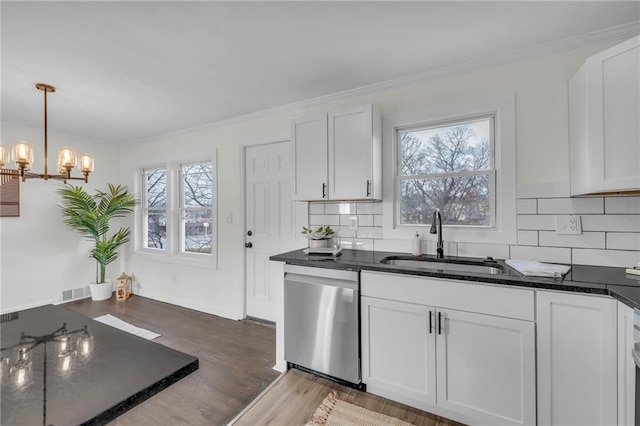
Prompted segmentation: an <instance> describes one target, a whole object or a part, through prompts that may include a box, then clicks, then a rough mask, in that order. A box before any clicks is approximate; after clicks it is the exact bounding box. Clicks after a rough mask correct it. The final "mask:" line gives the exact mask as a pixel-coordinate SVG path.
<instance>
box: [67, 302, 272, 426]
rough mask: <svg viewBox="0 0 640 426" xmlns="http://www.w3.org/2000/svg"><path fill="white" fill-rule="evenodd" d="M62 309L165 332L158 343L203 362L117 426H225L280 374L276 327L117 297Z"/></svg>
mask: <svg viewBox="0 0 640 426" xmlns="http://www.w3.org/2000/svg"><path fill="white" fill-rule="evenodd" d="M62 306H63V307H65V308H67V309H71V310H73V311H76V312H79V313H81V314H83V315H86V316H87V317H90V318H95V317H97V316H100V315H104V314H111V315H114V316H116V317H118V318H120V319H122V320H123V321H127V322H129V323H132V324H133V325H136V326H138V327H143V328H146V329H149V330H151V331H154V332H156V333H160V334H161V335H162V336H161V337H158V338H157V339H155V340H154V342H157V343H160V344H162V345H165V346H168V347H171V348H174V349H177V350H179V351H182V352H185V353H188V354H190V355H193V356H196V357H198V358H199V362H200V368H199V369H198V370H197V371H195V372H194V373H192V374H190V375H189V376H187V377H185V378H184V379H182V380H180V381H178V382H177V383H175V384H173V385H171V386H169V387H168V388H167V389H165V390H163V391H162V392H160V393H158V394H157V395H155V396H153V397H151V398H149V399H148V400H146V401H145V402H143V403H142V404H140V405H138V406H136V407H134V408H133V409H131V410H130V411H128V412H126V413H124V414H123V415H122V416H120V417H118V418H117V419H116V420H114V421H113V422H111V423H110V424H111V425H122V426H126V425H136V426H145V425H154V426H155V425H224V424H227V423H228V422H229V421H230V420H232V419H233V418H234V417H235V416H236V415H237V414H238V413H240V412H241V411H242V410H243V408H244V407H246V406H247V405H248V404H249V403H250V402H251V401H253V400H254V399H255V398H256V397H257V396H258V395H259V394H260V393H261V392H262V391H263V390H264V389H266V388H267V386H269V384H270V383H271V382H272V381H273V380H274V379H275V378H277V377H278V376H279V374H280V373H278V372H277V371H275V370H273V366H274V365H275V344H276V333H275V328H274V327H273V326H269V325H264V324H259V323H257V322H255V321H232V320H227V319H224V318H220V317H217V316H215V315H209V314H205V313H201V312H197V311H193V310H190V309H186V308H182V307H179V306H175V305H170V304H167V303H162V302H157V301H154V300H151V299H145V298H143V297H140V296H133V297H131V298H130V299H129V300H127V301H125V302H118V301H116V300H115V296H114V297H113V298H112V299H110V300H106V301H102V302H92V301H91V299H83V300H80V301H76V302H71V303H67V304H65V305H62ZM99 388H100V384H99V383H97V384H96V390H99Z"/></svg>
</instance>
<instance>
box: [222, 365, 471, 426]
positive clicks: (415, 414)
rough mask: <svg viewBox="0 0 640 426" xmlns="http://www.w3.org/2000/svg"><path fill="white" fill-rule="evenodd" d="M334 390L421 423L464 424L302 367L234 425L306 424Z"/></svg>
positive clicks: (358, 402)
mask: <svg viewBox="0 0 640 426" xmlns="http://www.w3.org/2000/svg"><path fill="white" fill-rule="evenodd" d="M332 390H336V391H337V392H338V398H339V399H341V400H343V401H345V402H349V403H351V404H355V405H358V406H360V407H363V408H366V409H368V410H372V411H376V412H379V413H383V414H386V415H388V416H392V417H396V418H398V419H400V420H404V421H405V422H409V423H412V424H414V425H417V426H461V424H460V423H457V422H454V421H452V420H448V419H444V418H442V417H438V416H435V415H433V414H430V413H427V412H425V411H422V410H418V409H417V408H411V407H407V406H406V405H403V404H400V403H397V402H394V401H390V400H388V399H385V398H381V397H379V396H376V395H372V394H369V393H366V392H361V391H358V390H355V389H351V388H348V387H346V386H342V385H339V384H337V383H335V382H332V381H330V380H327V379H324V378H322V377H318V376H314V375H311V374H308V373H305V372H303V371H300V370H289V371H288V372H287V373H286V374H285V375H283V376H282V377H281V378H279V379H278V380H277V381H276V382H275V383H274V384H273V386H271V387H270V388H269V389H268V390H267V391H266V392H265V393H264V394H263V395H261V396H260V399H258V400H257V401H256V402H255V403H254V404H253V405H252V406H251V407H249V408H248V409H247V410H246V411H245V412H244V413H242V414H241V415H240V416H239V417H238V418H236V419H235V421H234V422H233V425H234V426H254V425H274V426H279V425H304V424H305V423H306V422H308V421H309V420H311V418H312V417H313V414H314V413H315V411H316V409H317V408H318V406H319V405H320V403H321V402H322V401H323V400H324V398H325V397H326V396H327V394H328V393H329V392H330V391H332Z"/></svg>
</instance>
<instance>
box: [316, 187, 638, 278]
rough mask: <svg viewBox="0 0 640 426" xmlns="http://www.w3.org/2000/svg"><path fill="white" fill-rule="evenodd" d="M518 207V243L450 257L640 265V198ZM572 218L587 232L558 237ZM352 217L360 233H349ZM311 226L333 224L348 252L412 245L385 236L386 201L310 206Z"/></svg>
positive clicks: (460, 246) (427, 248) (536, 201)
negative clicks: (564, 219)
mask: <svg viewBox="0 0 640 426" xmlns="http://www.w3.org/2000/svg"><path fill="white" fill-rule="evenodd" d="M516 209H517V229H518V230H517V244H513V245H507V244H491V243H487V244H478V243H473V244H472V243H465V242H458V243H452V244H451V247H450V248H449V250H447V253H449V254H453V253H457V254H458V255H459V256H473V257H484V256H488V255H489V256H491V255H493V257H495V258H509V257H511V258H516V259H533V260H539V261H542V262H556V263H574V264H580V265H601V266H616V267H628V266H632V265H635V264H637V263H638V262H640V197H635V196H634V197H593V198H568V197H562V198H521V199H518V200H517V205H516ZM568 214H573V215H580V216H581V219H582V220H581V223H582V234H580V235H558V234H556V232H555V227H556V225H555V216H556V215H568ZM352 217H356V218H357V219H356V220H357V223H358V229H357V230H350V229H349V223H350V220H351V218H352ZM309 224H310V225H312V226H320V225H331V226H332V227H333V228H334V229H336V230H337V232H338V235H340V238H341V240H342V243H343V247H345V248H356V249H364V250H384V251H400V252H402V251H407V250H408V248H409V247H410V244H409V242H408V241H405V240H391V239H387V240H385V239H383V238H382V236H383V229H382V224H383V212H382V203H373V202H371V203H369V202H359V203H310V204H309ZM431 243H432V242H431V241H427V240H425V241H423V252H426V253H434V252H435V247H431V245H433V244H431ZM487 253H489V254H487Z"/></svg>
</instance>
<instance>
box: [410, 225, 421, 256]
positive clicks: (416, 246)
mask: <svg viewBox="0 0 640 426" xmlns="http://www.w3.org/2000/svg"><path fill="white" fill-rule="evenodd" d="M411 254H412V255H414V256H422V240H421V239H420V233H418V232H417V231H416V235H414V236H413V248H412V250H411Z"/></svg>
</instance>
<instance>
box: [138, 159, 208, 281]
mask: <svg viewBox="0 0 640 426" xmlns="http://www.w3.org/2000/svg"><path fill="white" fill-rule="evenodd" d="M205 162H208V163H210V164H211V185H212V188H211V190H212V201H211V202H212V207H211V211H212V220H211V225H212V228H213V229H212V231H211V232H212V233H211V246H212V248H211V253H190V252H186V251H184V250H182V244H183V238H184V237H183V236H181V235H180V234H181V232H182V229H183V226H182V216H181V214H182V211H183V210H182V203H183V194H181V192H180V191H181V190H182V185H183V184H182V182H181V179H182V172H181V167H182V165H188V164H198V163H205ZM161 168H164V169H165V170H166V172H167V208H166V212H167V231H166V232H167V247H166V250H164V249H156V248H149V247H146V238H147V234H146V232H147V225H146V223H145V221H146V220H147V216H146V209H145V207H146V204H142V205H141V206H138V207H136V213H135V230H134V235H135V237H134V254H133V255H134V257H136V258H139V259H145V260H153V261H160V262H170V263H175V264H183V265H187V266H198V267H204V268H211V269H217V258H218V220H217V219H218V200H217V194H218V191H217V189H218V188H217V186H218V176H217V161H216V153H215V152H214V153H213V154H211V155H209V156H206V157H195V158H189V159H185V160H173V161H167V162H163V163H155V164H150V165H144V166H138V168H137V170H136V178H135V187H136V190H137V191H138V192H139V193H141V196H142V197H146V196H147V194H146V193H145V192H144V191H145V189H146V187H145V185H146V184H145V182H144V176H145V174H144V173H145V170H150V169H161Z"/></svg>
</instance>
